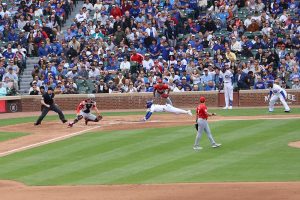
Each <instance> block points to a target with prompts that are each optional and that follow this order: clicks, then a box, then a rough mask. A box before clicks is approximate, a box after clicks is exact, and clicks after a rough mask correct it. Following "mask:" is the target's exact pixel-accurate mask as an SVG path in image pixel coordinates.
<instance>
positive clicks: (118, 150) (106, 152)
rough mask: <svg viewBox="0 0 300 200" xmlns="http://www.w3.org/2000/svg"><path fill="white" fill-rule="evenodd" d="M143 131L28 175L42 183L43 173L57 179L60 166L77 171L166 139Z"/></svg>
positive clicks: (60, 172)
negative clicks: (93, 153)
mask: <svg viewBox="0 0 300 200" xmlns="http://www.w3.org/2000/svg"><path fill="white" fill-rule="evenodd" d="M144 131H145V130H139V131H136V132H137V133H139V135H141V136H143V138H140V137H136V136H134V135H133V134H130V135H131V136H132V137H133V138H132V137H131V138H128V139H129V140H130V142H126V141H125V142H120V143H118V144H116V145H115V146H111V145H107V146H102V147H101V149H100V150H96V149H94V150H92V151H95V152H96V154H95V155H91V154H86V157H84V158H82V159H77V160H75V161H68V162H65V163H61V165H60V166H57V167H54V168H49V169H45V170H43V171H40V172H38V173H34V174H31V175H29V176H28V177H29V178H32V177H31V176H33V177H34V179H35V180H37V181H36V184H42V183H43V182H48V181H49V180H47V179H49V177H48V176H45V174H52V176H51V177H50V180H55V179H59V178H60V176H62V175H65V173H66V172H65V171H64V170H61V168H64V169H68V173H73V172H78V171H80V170H84V169H83V168H85V167H89V166H90V165H91V164H93V163H94V162H101V163H104V162H107V161H109V160H111V159H112V158H113V159H115V158H120V157H122V156H124V154H128V153H134V152H137V151H140V150H141V149H143V148H146V147H147V146H152V145H153V144H155V143H158V142H160V141H165V140H167V138H166V135H161V134H152V133H149V134H145V133H143V132H144ZM176 134H181V133H180V131H175V132H174V135H176ZM123 135H124V134H123ZM115 136H116V135H115ZM116 138H117V137H116ZM140 141H145V142H140ZM23 178H26V177H23Z"/></svg>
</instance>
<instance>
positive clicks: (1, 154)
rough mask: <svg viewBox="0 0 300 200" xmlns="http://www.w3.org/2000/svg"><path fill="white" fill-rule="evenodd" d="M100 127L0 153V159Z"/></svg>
mask: <svg viewBox="0 0 300 200" xmlns="http://www.w3.org/2000/svg"><path fill="white" fill-rule="evenodd" d="M100 127H101V126H95V127H92V128H88V129H85V130H82V131H78V132H75V133H70V134H67V135H63V136H59V137H56V138H52V139H49V140H45V141H42V142H37V143H34V144H30V145H27V146H23V147H20V148H16V149H12V150H9V151H5V152H2V153H0V157H3V156H7V155H10V154H13V153H16V152H20V151H23V150H27V149H32V148H35V147H39V146H42V145H45V144H50V143H53V142H57V141H61V140H63V139H67V138H71V137H74V136H76V135H80V134H83V133H85V132H88V131H91V130H93V129H97V128H100Z"/></svg>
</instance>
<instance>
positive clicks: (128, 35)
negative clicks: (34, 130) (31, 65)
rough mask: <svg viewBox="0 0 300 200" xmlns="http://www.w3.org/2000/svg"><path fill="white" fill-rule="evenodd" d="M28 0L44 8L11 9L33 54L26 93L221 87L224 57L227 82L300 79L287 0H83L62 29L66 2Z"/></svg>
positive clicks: (294, 5)
mask: <svg viewBox="0 0 300 200" xmlns="http://www.w3.org/2000/svg"><path fill="white" fill-rule="evenodd" d="M35 2H36V4H37V5H39V6H37V8H36V7H33V8H32V9H29V11H28V12H29V13H34V16H35V14H36V13H37V15H38V13H41V12H39V10H40V9H42V10H43V11H44V13H43V12H42V13H43V14H45V13H47V14H49V18H47V17H45V16H43V15H38V16H35V17H36V18H35V20H34V22H33V24H30V22H32V21H31V20H30V22H28V20H27V18H28V15H25V16H23V15H20V12H18V13H19V17H18V18H17V19H16V20H15V23H16V26H18V27H19V28H20V29H21V32H20V33H19V36H20V35H21V34H24V36H23V37H25V38H26V39H24V42H25V41H26V42H27V44H28V46H27V48H26V54H27V55H28V56H39V57H40V61H39V63H37V64H36V66H35V69H34V70H33V72H32V76H33V82H32V84H31V88H30V93H32V94H36V93H38V92H35V90H36V91H39V90H40V88H41V87H42V88H43V89H44V90H47V88H48V87H49V86H51V87H53V88H55V93H58V94H60V93H67V94H70V93H87V92H94V93H131V92H152V91H153V85H154V84H155V83H156V81H157V80H158V79H162V80H163V81H164V82H165V83H167V84H168V85H169V86H170V88H171V90H172V91H173V92H182V91H209V90H221V89H222V82H221V80H220V78H219V77H220V73H222V70H223V69H224V65H225V64H228V65H230V67H231V69H232V70H233V72H234V78H233V83H234V87H235V89H236V90H239V89H265V88H266V85H267V83H268V82H269V81H274V82H276V83H278V84H280V85H282V86H283V87H285V88H294V89H299V88H300V85H299V79H300V73H299V60H300V51H299V47H300V23H299V14H300V9H299V6H300V4H299V1H296V0H274V1H268V0H248V1H244V0H216V1H207V0H146V1H145V0H141V1H129V0H128V1H120V0H96V1H93V0H91V1H90V0H85V1H84V4H83V6H82V8H81V9H80V12H79V13H77V14H76V16H75V18H74V22H73V23H72V24H71V26H70V27H68V29H67V31H64V32H61V31H60V24H59V21H63V14H64V13H66V12H65V8H64V5H66V3H68V4H73V2H71V1H68V2H65V1H56V0H51V1H50V3H48V4H46V3H42V2H40V1H35ZM58 2H60V3H58ZM26 3H27V1H26V2H24V4H25V5H26ZM31 3H32V2H31ZM61 4H62V5H61ZM53 5H56V6H53ZM21 9H22V8H21ZM19 11H20V10H19ZM17 15H18V14H17ZM0 16H1V10H0ZM53 17H54V21H52V18H53ZM59 19H60V20H59ZM60 23H61V22H60ZM20 24H21V25H20ZM28 24H29V25H28ZM5 27H6V26H5ZM5 27H4V31H3V32H2V33H3V35H4V32H5ZM9 27H13V25H11V26H9ZM13 34H15V33H13ZM2 37H3V36H2ZM7 38H8V37H7ZM9 38H14V37H13V36H10V37H9ZM22 41H23V40H22ZM21 47H22V46H21ZM0 69H1V68H0ZM0 71H1V70H0ZM32 91H33V92H32Z"/></svg>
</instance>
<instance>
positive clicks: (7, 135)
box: [0, 132, 27, 142]
mask: <svg viewBox="0 0 300 200" xmlns="http://www.w3.org/2000/svg"><path fill="white" fill-rule="evenodd" d="M25 135H27V134H26V133H8V132H0V142H3V141H5V140H11V139H14V138H18V137H22V136H25Z"/></svg>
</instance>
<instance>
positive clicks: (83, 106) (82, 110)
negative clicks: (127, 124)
mask: <svg viewBox="0 0 300 200" xmlns="http://www.w3.org/2000/svg"><path fill="white" fill-rule="evenodd" d="M91 109H95V110H96V112H97V116H95V115H94V114H92V113H91ZM83 118H84V119H85V125H87V124H88V122H89V121H92V122H99V121H100V120H101V119H102V118H103V117H102V115H101V114H100V112H99V110H98V108H97V106H96V101H95V95H94V94H89V95H88V98H87V99H86V100H83V101H82V102H80V104H79V105H78V107H77V116H76V118H75V119H74V121H73V122H70V123H69V125H68V127H72V126H73V125H74V124H76V123H77V122H78V121H79V120H81V119H83Z"/></svg>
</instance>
